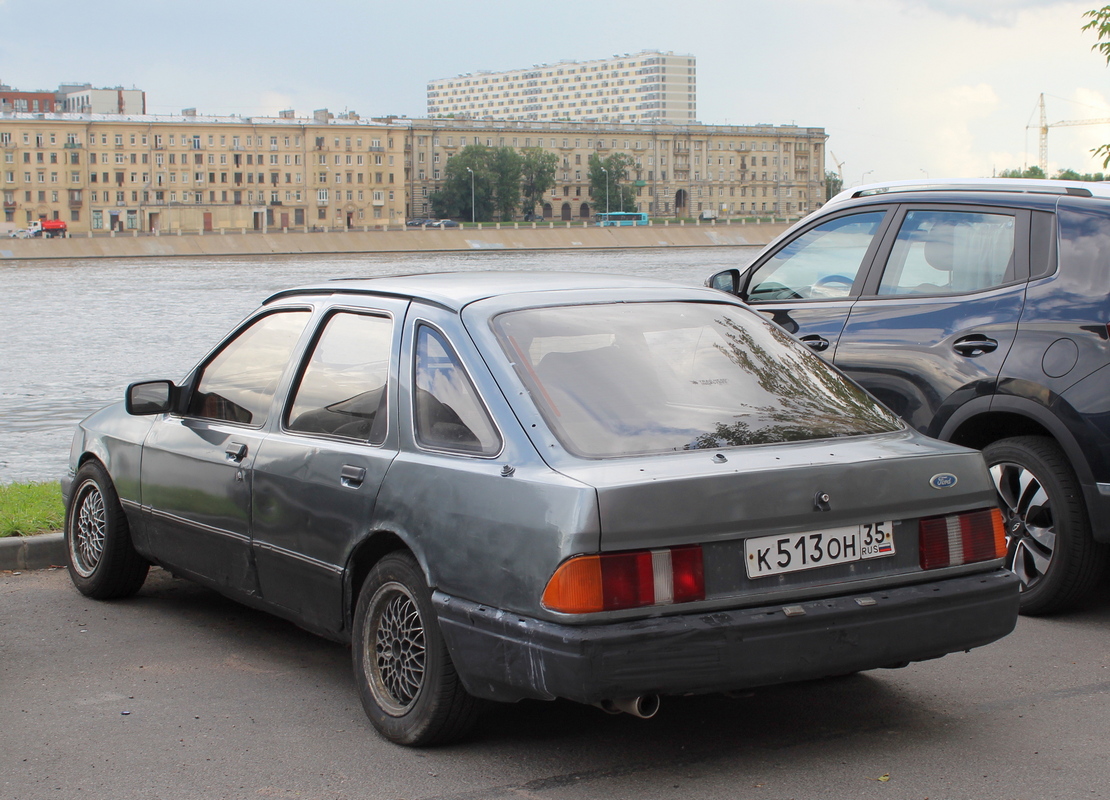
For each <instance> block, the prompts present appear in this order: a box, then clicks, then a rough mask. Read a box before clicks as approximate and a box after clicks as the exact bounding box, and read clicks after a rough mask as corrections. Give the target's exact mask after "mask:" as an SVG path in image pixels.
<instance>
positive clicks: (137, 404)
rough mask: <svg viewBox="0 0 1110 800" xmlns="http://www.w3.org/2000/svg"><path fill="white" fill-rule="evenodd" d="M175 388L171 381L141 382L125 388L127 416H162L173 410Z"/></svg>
mask: <svg viewBox="0 0 1110 800" xmlns="http://www.w3.org/2000/svg"><path fill="white" fill-rule="evenodd" d="M176 395H177V387H176V386H174V385H173V381H143V382H141V383H133V384H131V385H130V386H128V387H127V395H126V399H125V401H124V407H125V408H126V409H127V413H128V414H134V415H135V416H145V415H149V414H164V413H166V412H167V411H169V410H170V409H172V408H173V401H174V398H175V396H176Z"/></svg>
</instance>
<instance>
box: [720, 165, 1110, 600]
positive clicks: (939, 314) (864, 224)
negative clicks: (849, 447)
mask: <svg viewBox="0 0 1110 800" xmlns="http://www.w3.org/2000/svg"><path fill="white" fill-rule="evenodd" d="M709 284H710V285H712V286H715V287H716V288H719V289H722V290H724V291H727V292H729V293H731V294H733V295H736V296H739V297H740V298H741V299H743V300H744V301H746V302H747V303H748V304H750V305H751V307H752V308H754V309H756V310H758V311H760V312H761V313H763V314H765V315H766V316H767V317H769V318H771V319H772V320H774V321H775V322H776V323H778V324H779V325H781V326H782V327H783V328H784V329H785V330H787V331H789V332H790V333H792V334H794V335H795V336H796V337H797V338H798V339H800V340H801V341H802V342H803V343H804V344H805V345H807V346H808V347H809V348H810V349H812V350H813V351H814V352H817V353H820V354H821V355H822V356H824V357H825V358H826V359H827V360H828V361H831V362H832V363H833V364H835V365H836V366H838V367H840V368H841V369H843V370H844V371H845V372H847V373H848V374H849V375H850V376H852V377H853V378H855V379H856V380H857V381H858V382H859V383H860V384H861V385H862V386H863V387H864V388H866V389H868V390H869V391H870V392H871V393H872V394H873V395H874V396H875V397H877V398H879V399H880V400H881V401H883V402H884V403H885V404H886V405H887V406H888V407H889V408H891V409H892V410H894V411H895V412H897V413H898V414H899V415H901V416H902V417H903V418H904V419H906V420H907V421H908V422H909V423H910V424H911V425H913V427H915V428H917V429H918V430H920V431H923V432H924V433H926V434H928V435H929V436H935V437H937V438H940V439H943V440H945V441H951V442H956V443H959V444H963V445H966V446H968V447H975V448H977V449H979V450H982V452H983V455H984V457H985V458H986V461H987V464H988V465H989V467H990V471H991V475H992V477H993V480H994V483H995V487H996V490H997V495H998V503H999V506H1000V507H1001V509H1002V511H1003V515H1004V516H1005V524H1006V537H1007V548H1008V553H1007V564H1008V565H1009V566H1010V568H1011V569H1013V571H1014V572H1015V573H1016V574H1017V575H1018V577H1019V578H1020V579H1021V586H1022V594H1021V598H1022V610H1023V612H1025V613H1029V614H1037V613H1046V612H1052V611H1059V610H1062V609H1066V608H1069V607H1072V606H1074V605H1075V604H1076V603H1078V602H1079V601H1080V600H1082V599H1083V598H1084V597H1086V596H1087V595H1088V594H1090V592H1091V591H1092V590H1093V589H1094V587H1095V586H1097V585H1098V583H1099V580H1100V579H1101V578H1102V576H1103V575H1104V574H1105V571H1106V564H1107V560H1108V554H1110V547H1108V543H1110V187H1108V186H1107V185H1106V184H1096V183H1078V182H1067V181H1029V180H1009V179H999V180H989V179H981V180H964V181H903V182H900V183H893V184H874V185H871V186H861V187H858V188H855V189H850V190H847V191H845V192H842V193H840V194H839V195H837V196H836V197H835V198H833V199H832V200H831V201H830V202H829V203H827V204H826V205H825V206H824V207H823V208H822V209H820V210H819V211H818V212H816V213H815V214H811V215H810V216H809V217H807V218H806V219H804V220H802V221H801V222H799V223H798V224H797V225H795V226H793V227H792V228H791V229H790V230H788V231H787V232H786V233H784V234H783V235H782V236H780V237H779V238H778V239H776V240H775V241H774V242H772V243H771V244H770V245H768V246H767V247H766V248H765V249H764V250H763V252H762V253H760V255H759V256H758V257H757V258H756V259H755V261H753V262H752V264H751V265H750V266H749V267H748V268H747V269H745V270H743V271H740V270H726V271H724V272H721V273H718V274H717V275H714V276H712V277H711V278H710V279H709Z"/></svg>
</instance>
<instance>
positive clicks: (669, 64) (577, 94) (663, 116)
mask: <svg viewBox="0 0 1110 800" xmlns="http://www.w3.org/2000/svg"><path fill="white" fill-rule="evenodd" d="M428 116H429V117H449V116H453V117H456V118H459V117H465V118H470V119H531V120H547V121H554V120H569V121H574V122H584V121H597V122H639V123H643V122H665V123H670V124H674V125H687V124H690V123H692V122H695V121H696V120H697V65H696V59H695V58H694V57H693V56H692V55H676V54H674V53H670V52H667V53H663V52H659V51H658V50H645V51H643V52H640V53H635V54H632V55H628V54H625V55H623V56H613V57H612V58H603V59H597V60H595V61H560V62H559V63H558V64H539V65H536V66H533V67H530V68H528V69H513V70H506V71H505V72H478V73H473V74H470V73H468V74H466V75H458V76H456V77H454V78H442V79H438V80H433V81H429V82H428Z"/></svg>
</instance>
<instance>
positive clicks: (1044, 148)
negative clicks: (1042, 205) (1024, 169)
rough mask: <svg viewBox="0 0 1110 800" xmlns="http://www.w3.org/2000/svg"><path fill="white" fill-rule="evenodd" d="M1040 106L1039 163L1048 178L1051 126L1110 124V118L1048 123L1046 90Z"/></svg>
mask: <svg viewBox="0 0 1110 800" xmlns="http://www.w3.org/2000/svg"><path fill="white" fill-rule="evenodd" d="M1038 106H1039V108H1040V112H1041V124H1040V126H1039V128H1040V150H1039V153H1038V156H1039V157H1038V159H1037V162H1038V165H1039V166H1040V168H1041V172H1043V173H1044V176H1045V177H1046V178H1047V177H1048V129H1049V128H1063V127H1067V126H1069V125H1110V119H1066V120H1062V121H1061V122H1053V123H1052V124H1051V125H1049V124H1048V117H1047V116H1046V115H1045V111H1044V92H1041V97H1040V100H1039V102H1038ZM1025 127H1026V128H1027V129H1028V128H1032V127H1034V126H1033V125H1026V126H1025Z"/></svg>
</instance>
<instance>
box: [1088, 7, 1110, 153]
mask: <svg viewBox="0 0 1110 800" xmlns="http://www.w3.org/2000/svg"><path fill="white" fill-rule="evenodd" d="M1083 16H1084V17H1086V18H1087V22H1086V24H1084V25H1083V30H1085V31H1092V30H1093V31H1094V32H1095V36H1096V37H1098V41H1097V42H1095V43H1094V44H1093V45H1091V49H1092V50H1097V51H1098V52H1100V53H1101V54H1102V56H1103V58H1105V59H1106V63H1108V64H1110V6H1103V7H1102V8H1096V9H1092V10H1091V11H1087V12H1085V13H1084V14H1083ZM1091 152H1092V153H1093V154H1094V155H1095V156H1102V166H1104V167H1110V144H1104V145H1102V146H1100V147H1096V148H1095V149H1094V150H1092V151H1091Z"/></svg>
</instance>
